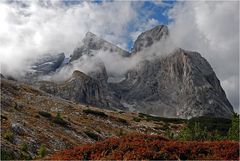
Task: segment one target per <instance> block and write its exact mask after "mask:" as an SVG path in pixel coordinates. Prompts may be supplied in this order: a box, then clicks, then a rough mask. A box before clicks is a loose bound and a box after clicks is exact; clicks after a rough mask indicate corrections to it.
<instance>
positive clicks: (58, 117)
mask: <svg viewBox="0 0 240 161" xmlns="http://www.w3.org/2000/svg"><path fill="white" fill-rule="evenodd" d="M56 119H58V120H61V119H62V117H61V114H60V112H58V113H57V116H56Z"/></svg>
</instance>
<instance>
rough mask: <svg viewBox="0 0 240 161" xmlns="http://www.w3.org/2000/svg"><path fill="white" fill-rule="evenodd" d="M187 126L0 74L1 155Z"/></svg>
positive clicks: (28, 153) (29, 153)
mask: <svg viewBox="0 0 240 161" xmlns="http://www.w3.org/2000/svg"><path fill="white" fill-rule="evenodd" d="M96 125H97V126H96ZM176 125H177V126H176ZM183 126H185V124H184V121H181V120H180V122H174V121H172V120H171V119H170V120H166V121H164V120H163V121H154V120H147V119H144V118H141V117H139V115H138V113H131V112H123V111H110V110H103V109H99V108H96V107H92V106H88V105H84V104H76V103H75V102H72V101H67V100H64V99H61V98H59V97H55V96H52V95H49V94H47V93H45V92H43V91H41V90H38V89H36V88H33V87H32V86H29V85H26V84H22V83H19V82H17V81H12V80H8V79H4V78H2V79H1V153H2V154H3V155H2V157H4V156H7V157H10V159H27V158H35V157H37V156H38V150H39V148H40V146H41V145H42V144H44V145H45V146H46V154H47V155H48V154H52V153H54V152H56V151H58V150H64V149H69V148H72V147H74V146H79V145H82V144H86V143H94V142H96V141H97V140H104V139H106V138H109V137H112V136H121V135H123V134H128V133H132V132H139V133H144V134H164V132H165V130H166V127H167V128H170V129H172V130H173V131H179V129H180V128H181V127H183Z"/></svg>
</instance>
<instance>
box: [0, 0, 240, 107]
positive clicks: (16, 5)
mask: <svg viewBox="0 0 240 161" xmlns="http://www.w3.org/2000/svg"><path fill="white" fill-rule="evenodd" d="M159 24H165V25H168V28H169V31H170V38H171V39H172V43H173V44H174V45H175V46H178V47H181V48H183V49H186V50H192V51H197V52H199V53H201V55H202V56H203V57H205V58H206V59H207V60H208V61H209V63H210V64H211V66H212V67H213V69H214V71H215V72H216V75H217V76H218V78H219V79H220V81H221V85H222V87H223V88H224V90H225V92H226V94H227V97H228V99H229V100H230V102H231V104H232V105H233V106H234V108H235V110H238V109H239V2H238V1H229V2H227V1H201V2H197V1H135V2H130V1H56V0H52V1H51V0H49V1H0V53H1V59H0V63H1V73H13V74H15V75H21V73H22V72H21V71H23V70H25V69H26V68H27V67H28V65H29V63H30V61H29V60H31V59H32V58H34V57H36V56H38V55H41V54H42V53H58V52H64V53H65V54H66V55H67V56H69V55H71V53H72V52H73V50H74V48H76V47H77V46H78V45H79V44H80V43H81V40H82V39H83V37H84V36H85V33H86V32H88V31H91V32H93V33H95V34H96V35H98V36H100V37H102V38H104V39H106V40H108V41H110V42H112V43H113V44H117V45H118V46H119V47H121V48H123V49H126V50H131V48H132V45H133V43H134V41H135V40H136V38H137V36H138V35H139V34H140V33H141V32H143V31H146V30H148V29H151V28H153V27H154V26H156V25H159Z"/></svg>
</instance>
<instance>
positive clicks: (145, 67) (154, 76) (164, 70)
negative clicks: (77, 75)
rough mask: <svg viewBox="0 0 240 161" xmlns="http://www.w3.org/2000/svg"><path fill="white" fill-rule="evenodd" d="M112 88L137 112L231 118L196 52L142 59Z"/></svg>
mask: <svg viewBox="0 0 240 161" xmlns="http://www.w3.org/2000/svg"><path fill="white" fill-rule="evenodd" d="M113 88H114V89H115V90H117V91H118V93H121V96H122V98H123V99H124V100H125V101H126V102H128V104H131V105H133V107H134V108H135V109H137V110H138V111H141V112H144V113H149V114H154V115H161V116H169V117H181V118H191V117H197V116H215V117H226V118H228V117H231V115H232V113H233V108H232V106H231V104H230V103H229V101H228V100H227V98H226V95H225V92H224V91H223V89H222V87H221V85H220V82H219V80H218V79H217V77H216V74H215V73H214V71H213V70H212V68H211V66H210V65H209V63H208V62H207V61H206V60H205V59H204V58H203V57H201V55H200V54H199V53H196V52H189V51H185V50H182V49H178V50H176V51H175V52H174V53H173V54H172V55H170V56H167V57H164V58H159V59H155V60H154V61H144V62H142V63H141V64H139V66H138V67H137V68H136V69H133V70H132V71H130V72H129V73H128V75H127V79H126V80H124V81H123V82H121V83H120V84H117V85H115V86H114V85H113Z"/></svg>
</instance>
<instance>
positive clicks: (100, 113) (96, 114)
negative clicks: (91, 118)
mask: <svg viewBox="0 0 240 161" xmlns="http://www.w3.org/2000/svg"><path fill="white" fill-rule="evenodd" d="M83 113H85V114H87V115H88V114H91V115H95V116H99V117H103V118H106V117H108V115H106V114H105V113H104V112H100V111H94V110H91V109H86V110H83Z"/></svg>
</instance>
